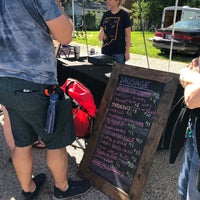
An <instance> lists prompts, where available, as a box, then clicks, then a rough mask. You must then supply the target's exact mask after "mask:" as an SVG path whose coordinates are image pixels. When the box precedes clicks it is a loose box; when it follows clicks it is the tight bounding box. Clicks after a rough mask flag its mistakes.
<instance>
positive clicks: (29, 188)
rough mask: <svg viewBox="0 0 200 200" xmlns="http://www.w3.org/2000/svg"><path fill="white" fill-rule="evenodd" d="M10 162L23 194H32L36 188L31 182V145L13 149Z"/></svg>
mask: <svg viewBox="0 0 200 200" xmlns="http://www.w3.org/2000/svg"><path fill="white" fill-rule="evenodd" d="M12 160H13V165H14V167H15V171H16V174H17V177H18V180H19V182H20V184H21V187H22V189H23V190H24V191H25V192H33V191H34V190H35V187H36V186H35V183H34V182H33V180H32V170H33V156H32V145H30V146H27V147H15V149H14V151H13V159H12Z"/></svg>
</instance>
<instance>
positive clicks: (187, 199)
mask: <svg viewBox="0 0 200 200" xmlns="http://www.w3.org/2000/svg"><path fill="white" fill-rule="evenodd" d="M198 168H199V155H198V152H197V144H196V135H195V130H193V134H192V137H190V138H188V139H187V141H186V145H185V149H184V161H183V165H182V167H181V171H180V175H179V179H178V193H179V195H180V198H181V200H199V199H200V192H199V191H198V190H197V187H196V180H197V173H198Z"/></svg>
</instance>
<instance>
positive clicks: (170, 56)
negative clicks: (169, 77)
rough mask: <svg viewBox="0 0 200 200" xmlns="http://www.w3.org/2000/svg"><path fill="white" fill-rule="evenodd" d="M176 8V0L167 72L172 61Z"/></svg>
mask: <svg viewBox="0 0 200 200" xmlns="http://www.w3.org/2000/svg"><path fill="white" fill-rule="evenodd" d="M177 7H178V0H176V3H175V10H174V19H173V28H172V35H171V46H170V52H169V64H168V71H169V68H170V64H171V59H172V48H173V42H174V31H175V23H176V16H177Z"/></svg>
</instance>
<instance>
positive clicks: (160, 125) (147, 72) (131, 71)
mask: <svg viewBox="0 0 200 200" xmlns="http://www.w3.org/2000/svg"><path fill="white" fill-rule="evenodd" d="M121 76H128V77H130V80H131V78H132V79H138V78H139V79H144V80H147V81H148V82H151V81H153V82H157V83H158V85H159V83H160V84H161V85H163V90H162V93H161V94H160V100H159V103H158V107H157V109H156V113H155V115H154V119H153V121H152V124H151V126H150V128H149V133H148V135H147V137H146V141H145V144H144V148H143V150H142V153H141V155H140V157H139V161H138V164H137V166H136V171H135V174H134V176H133V179H132V181H131V184H130V187H129V189H128V191H125V190H124V189H123V187H122V188H121V187H118V186H116V185H113V184H112V181H108V180H106V176H107V175H106V174H105V177H103V176H102V175H99V173H96V171H95V170H92V168H93V169H95V166H93V164H91V163H92V162H91V161H92V160H93V156H94V154H95V149H96V147H97V145H98V140H100V139H101V137H102V136H101V135H102V133H101V132H102V127H103V126H104V121H105V120H106V119H107V118H106V116H107V115H108V113H109V108H108V107H109V105H110V104H111V103H112V99H113V94H114V92H115V90H116V87H117V84H118V81H119V79H120V77H121ZM178 84H179V76H178V74H174V73H170V72H164V71H158V70H152V69H146V68H141V67H137V66H130V65H122V64H116V65H115V66H114V67H113V70H112V73H111V77H110V79H109V81H108V84H107V87H106V90H105V93H104V96H103V99H102V101H101V105H100V108H99V111H98V113H97V116H96V119H95V123H94V126H93V131H92V134H91V136H90V138H89V142H88V145H87V148H86V150H85V154H84V156H83V159H82V161H81V164H80V168H79V175H80V177H82V178H83V179H90V180H92V181H93V183H94V186H95V187H96V188H98V189H99V190H101V191H102V192H104V193H105V194H106V195H108V196H109V197H110V198H111V199H115V200H128V199H131V200H139V199H140V197H141V194H142V190H143V188H144V185H145V182H146V179H147V176H148V173H149V171H150V168H151V165H152V161H153V156H154V154H155V152H156V150H157V147H158V144H159V141H160V138H161V135H162V133H163V131H164V129H165V126H166V123H167V119H168V117H169V114H170V109H171V106H172V103H173V99H174V96H175V93H176V89H177V87H178Z"/></svg>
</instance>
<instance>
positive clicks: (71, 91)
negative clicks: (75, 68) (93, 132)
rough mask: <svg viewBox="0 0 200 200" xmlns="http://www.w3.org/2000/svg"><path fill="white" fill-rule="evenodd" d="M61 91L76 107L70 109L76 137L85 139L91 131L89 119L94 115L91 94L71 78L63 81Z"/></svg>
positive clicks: (94, 108) (94, 106)
mask: <svg viewBox="0 0 200 200" xmlns="http://www.w3.org/2000/svg"><path fill="white" fill-rule="evenodd" d="M61 89H62V90H63V92H64V93H65V94H67V95H68V96H69V97H70V98H71V99H72V100H73V101H75V103H76V104H77V107H76V108H73V109H72V114H73V117H74V125H75V131H76V136H77V137H87V136H88V135H89V134H90V129H91V121H90V117H91V120H92V118H94V117H95V115H96V105H95V103H94V98H93V95H92V93H91V92H90V90H89V89H88V88H86V87H85V86H84V85H83V84H82V83H80V82H79V81H77V80H75V79H71V78H68V79H67V80H66V81H65V83H64V84H63V85H62V86H61ZM78 106H79V107H78Z"/></svg>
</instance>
